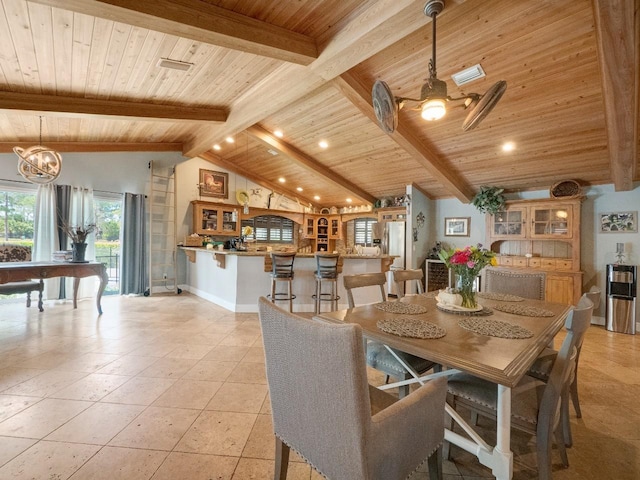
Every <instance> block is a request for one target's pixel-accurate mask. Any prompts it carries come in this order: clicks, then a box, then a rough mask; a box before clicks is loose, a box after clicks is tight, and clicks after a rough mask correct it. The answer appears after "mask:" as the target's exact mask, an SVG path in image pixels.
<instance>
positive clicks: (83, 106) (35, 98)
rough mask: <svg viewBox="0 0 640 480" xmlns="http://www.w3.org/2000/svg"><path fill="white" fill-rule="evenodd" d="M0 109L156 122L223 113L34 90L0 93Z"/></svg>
mask: <svg viewBox="0 0 640 480" xmlns="http://www.w3.org/2000/svg"><path fill="white" fill-rule="evenodd" d="M0 110H14V111H15V110H18V111H24V112H30V113H31V112H56V113H68V114H73V116H74V117H75V116H77V115H87V116H90V117H106V118H113V117H118V118H119V119H131V120H150V121H160V122H166V121H170V122H216V123H221V122H224V121H226V119H227V112H226V111H225V110H224V109H220V108H202V107H193V106H186V105H185V106H176V105H158V104H155V103H142V102H123V101H116V100H102V99H97V98H82V97H62V96H58V95H40V94H36V93H17V92H0Z"/></svg>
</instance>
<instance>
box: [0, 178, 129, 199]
mask: <svg viewBox="0 0 640 480" xmlns="http://www.w3.org/2000/svg"><path fill="white" fill-rule="evenodd" d="M0 182H11V183H23V184H25V185H35V184H33V183H31V182H25V181H24V180H9V179H8V178H0ZM80 188H84V187H80ZM94 192H98V193H110V194H112V195H124V193H122V192H110V191H109V190H94Z"/></svg>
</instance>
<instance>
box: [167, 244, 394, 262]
mask: <svg viewBox="0 0 640 480" xmlns="http://www.w3.org/2000/svg"><path fill="white" fill-rule="evenodd" d="M178 246H179V247H180V248H182V249H183V250H192V251H195V252H208V253H217V254H222V255H237V256H239V257H264V256H265V255H267V254H268V253H269V252H266V251H264V252H257V251H255V250H253V251H250V252H242V251H237V250H217V249H210V250H207V249H206V248H205V247H184V246H182V245H178ZM391 256H392V255H386V254H381V255H358V254H357V253H347V254H341V257H342V258H364V259H368V258H389V257H391ZM296 257H297V258H314V253H313V252H312V253H301V252H297V253H296Z"/></svg>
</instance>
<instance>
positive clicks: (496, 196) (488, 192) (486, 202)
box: [471, 186, 506, 215]
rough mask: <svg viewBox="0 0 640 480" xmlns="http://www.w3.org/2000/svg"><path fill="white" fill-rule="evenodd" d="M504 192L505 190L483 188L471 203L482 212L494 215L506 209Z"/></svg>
mask: <svg viewBox="0 0 640 480" xmlns="http://www.w3.org/2000/svg"><path fill="white" fill-rule="evenodd" d="M502 192H504V188H499V187H487V186H482V187H480V191H479V192H478V193H477V194H476V196H475V197H473V200H472V201H471V203H472V204H473V206H474V207H476V208H477V209H478V210H480V212H482V213H485V212H486V213H488V214H490V215H494V214H495V213H496V212H499V211H500V210H503V209H504V206H505V201H506V200H505V198H504V195H502Z"/></svg>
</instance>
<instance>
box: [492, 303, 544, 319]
mask: <svg viewBox="0 0 640 480" xmlns="http://www.w3.org/2000/svg"><path fill="white" fill-rule="evenodd" d="M493 308H495V309H496V310H500V311H501V312H504V313H513V314H514V315H523V316H525V317H555V315H556V314H555V313H553V312H551V311H549V310H545V309H544V308H538V307H532V306H529V305H513V304H511V305H509V304H507V305H495V306H494V307H493Z"/></svg>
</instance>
